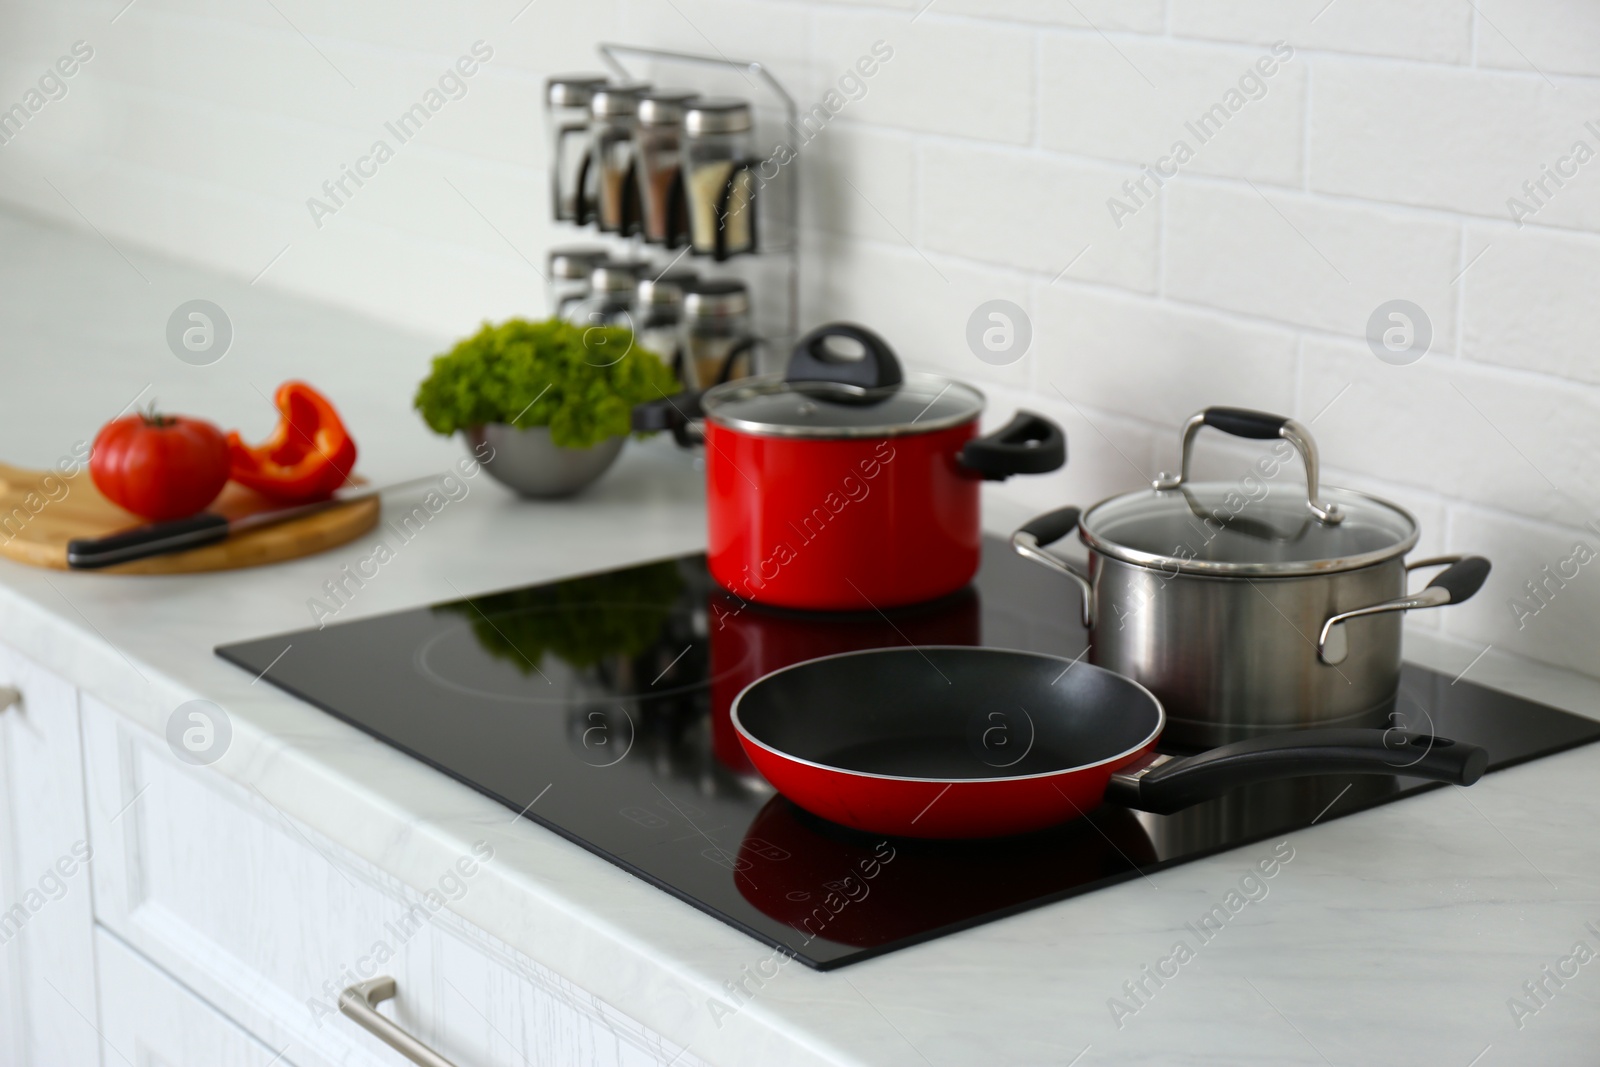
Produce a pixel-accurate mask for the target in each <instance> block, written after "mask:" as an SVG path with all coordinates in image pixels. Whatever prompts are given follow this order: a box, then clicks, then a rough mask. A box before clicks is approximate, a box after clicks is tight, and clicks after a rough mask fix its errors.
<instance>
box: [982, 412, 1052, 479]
mask: <svg viewBox="0 0 1600 1067" xmlns="http://www.w3.org/2000/svg"><path fill="white" fill-rule="evenodd" d="M957 462H959V463H960V464H961V466H962V467H964V468H965V469H967V470H969V471H972V472H973V473H974V474H976V475H978V476H979V477H980V478H983V479H986V480H988V481H992V482H1001V481H1005V480H1006V479H1007V478H1009V477H1011V476H1012V475H1013V474H1048V473H1049V472H1051V471H1053V470H1060V469H1061V467H1062V466H1064V465H1065V464H1066V462H1067V435H1066V434H1065V433H1064V432H1063V431H1062V429H1061V427H1060V426H1057V425H1056V424H1055V423H1054V422H1052V421H1051V420H1049V419H1047V418H1045V417H1044V416H1043V415H1035V414H1034V413H1033V412H1031V411H1019V412H1017V414H1016V415H1015V416H1014V417H1013V418H1012V420H1011V421H1010V422H1008V423H1006V424H1005V425H1004V426H1002V427H1000V429H998V430H996V431H995V432H994V433H991V434H985V435H984V436H983V437H974V438H973V439H972V440H970V441H968V442H967V443H966V444H965V445H963V446H962V448H961V453H960V455H959V456H958V457H957Z"/></svg>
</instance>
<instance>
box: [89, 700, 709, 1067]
mask: <svg viewBox="0 0 1600 1067" xmlns="http://www.w3.org/2000/svg"><path fill="white" fill-rule="evenodd" d="M83 742H84V761H85V767H86V771H87V780H88V796H89V805H88V806H89V814H90V823H91V834H92V839H93V841H94V843H95V847H96V859H95V864H94V888H95V901H96V913H97V916H98V919H99V921H100V922H101V923H102V924H104V925H105V926H106V927H107V928H109V929H110V930H111V931H113V932H114V933H115V934H116V935H117V936H118V937H120V938H122V939H123V940H125V941H126V942H127V943H128V944H129V945H131V946H132V947H134V948H135V949H137V950H138V951H139V952H140V953H141V954H143V955H144V956H146V957H148V958H149V959H150V960H152V961H153V962H154V963H156V964H157V965H159V966H160V967H161V968H162V969H164V970H166V971H167V972H169V973H170V974H171V975H172V976H174V977H175V978H176V979H177V980H178V981H179V982H181V983H182V984H183V985H184V986H187V987H188V988H189V989H191V990H193V991H194V992H195V993H196V994H197V995H198V996H200V997H202V998H203V999H204V1000H205V1001H206V1002H209V1003H210V1004H211V1005H214V1006H215V1007H216V1008H217V1009H218V1010H219V1011H221V1012H222V1013H223V1014H225V1015H226V1016H227V1017H229V1018H231V1019H233V1020H235V1021H236V1022H237V1023H238V1024H239V1025H240V1026H242V1027H243V1028H244V1029H245V1030H247V1031H248V1032H250V1033H251V1034H253V1035H254V1036H255V1037H256V1038H257V1039H258V1040H259V1041H261V1042H262V1043H263V1044H265V1045H266V1046H269V1047H271V1048H273V1049H287V1050H288V1051H287V1052H286V1053H285V1056H286V1058H288V1059H292V1060H293V1061H294V1062H295V1063H297V1064H299V1065H300V1067H324V1065H334V1064H338V1065H341V1067H355V1065H363V1067H364V1065H386V1067H398V1065H401V1064H404V1063H405V1062H407V1061H405V1060H403V1059H401V1058H400V1057H399V1056H398V1054H396V1053H395V1052H393V1051H392V1050H390V1049H389V1048H388V1047H387V1046H385V1045H383V1044H382V1043H381V1042H379V1041H378V1040H377V1039H376V1038H375V1037H373V1036H371V1035H369V1034H367V1033H366V1032H365V1031H363V1030H361V1029H360V1028H359V1027H357V1026H356V1024H355V1023H354V1022H353V1021H351V1020H350V1019H348V1018H345V1017H344V1016H342V1015H339V1014H338V1013H337V1009H336V1001H337V997H338V993H339V990H340V989H341V988H342V987H344V986H345V985H348V984H351V983H352V982H353V981H354V980H355V978H363V979H364V978H369V977H373V976H374V975H378V974H384V975H389V976H391V977H393V978H394V979H395V980H396V982H397V984H398V995H397V996H396V997H395V999H393V1000H392V1001H388V1002H386V1003H384V1004H383V1005H382V1007H381V1009H380V1010H381V1012H382V1013H383V1014H384V1015H385V1016H387V1017H389V1018H391V1019H394V1020H395V1021H396V1022H397V1023H398V1024H399V1025H400V1026H401V1027H402V1028H403V1029H405V1030H406V1031H407V1032H409V1033H410V1034H412V1035H413V1036H414V1037H416V1038H417V1039H419V1040H420V1041H422V1042H423V1043H425V1044H427V1045H429V1046H431V1047H433V1048H435V1049H436V1050H437V1051H438V1052H439V1053H440V1054H442V1055H444V1056H446V1057H448V1058H450V1059H451V1060H452V1061H454V1062H455V1063H457V1064H459V1065H460V1067H494V1065H506V1067H512V1065H516V1067H526V1065H528V1064H560V1065H562V1067H572V1065H585V1067H600V1065H613V1064H616V1065H630V1067H632V1065H641V1067H642V1065H648V1064H665V1063H675V1064H680V1065H685V1067H687V1065H691V1064H694V1063H697V1062H699V1061H697V1060H696V1059H695V1058H694V1057H693V1056H692V1055H682V1054H681V1051H680V1050H679V1049H678V1048H677V1047H675V1046H672V1045H670V1044H669V1043H668V1042H666V1041H665V1040H664V1039H662V1038H661V1037H659V1036H658V1035H656V1034H653V1033H651V1032H650V1031H648V1030H646V1029H645V1028H644V1027H642V1026H641V1025H639V1024H638V1023H637V1022H635V1021H634V1020H632V1019H631V1018H629V1017H628V1016H626V1015H624V1014H623V1013H621V1012H619V1011H617V1010H616V1009H615V1008H613V1007H612V1006H610V1005H608V1004H605V1003H603V1002H601V1001H599V1000H598V999H597V998H595V997H593V996H590V995H589V994H587V993H585V992H584V991H583V990H581V989H579V988H577V987H575V986H573V985H572V984H571V983H570V982H567V981H566V980H564V979H562V978H561V977H560V976H559V975H556V974H554V973H553V972H551V971H550V970H549V969H548V968H545V967H542V966H540V965H539V964H538V963H536V962H535V961H533V960H531V959H528V958H527V957H525V956H523V955H521V954H520V953H517V952H516V951H515V950H513V949H511V948H510V946H507V945H505V944H503V943H501V942H499V941H497V940H495V939H493V938H491V937H489V936H488V935H487V934H485V933H483V932H482V931H479V930H476V929H475V928H473V927H470V926H469V925H467V924H466V923H464V922H462V921H461V920H459V919H457V918H456V917H455V916H454V915H453V914H452V913H451V912H449V911H448V909H443V910H437V911H433V912H432V913H430V912H429V910H428V909H427V908H426V905H425V903H424V898H423V895H422V894H421V893H419V892H417V891H416V890H415V889H412V888H411V887H409V886H405V885H403V884H401V883H400V882H398V881H397V880H395V879H394V878H392V877H390V876H389V875H387V874H385V873H384V872H383V871H381V870H379V869H377V868H375V867H374V866H372V865H371V864H368V863H366V862H364V861H361V860H359V859H357V858H356V857H353V856H351V855H349V854H348V853H345V852H343V851H342V850H341V849H340V848H338V847H337V846H336V845H334V844H333V843H331V842H329V841H327V840H325V839H322V838H321V837H320V836H319V835H317V834H315V833H314V832H313V831H311V830H309V829H308V828H306V827H303V826H301V825H299V824H298V823H296V822H294V821H293V820H291V819H289V818H288V817H287V816H286V815H285V814H284V813H283V812H282V811H280V810H279V809H278V808H277V807H276V806H274V805H273V803H272V802H271V801H270V800H269V799H268V798H267V797H266V796H264V795H262V794H261V793H260V792H257V791H255V790H253V789H245V788H241V787H240V786H239V785H237V784H236V783H234V782H232V781H231V780H229V779H227V778H225V777H224V776H222V775H221V774H219V773H217V772H216V771H215V770H213V769H210V768H204V767H195V766H191V765H188V764H186V763H183V762H180V761H179V760H177V759H176V758H175V757H174V756H173V755H172V753H171V752H170V751H169V750H168V748H167V746H166V743H165V741H164V739H162V738H158V737H154V736H152V735H150V734H149V733H148V732H146V731H144V730H142V729H140V728H138V727H135V726H132V725H130V724H129V723H128V722H127V720H125V719H123V718H122V717H121V716H119V715H118V714H117V713H116V712H114V711H112V710H111V709H110V708H108V707H106V706H105V705H103V704H101V703H100V702H98V701H96V700H94V699H92V698H89V697H85V698H84V700H83ZM363 743H365V742H363ZM136 798H137V799H136ZM124 809H125V813H124V814H123V815H122V816H121V817H120V818H118V819H116V820H113V819H112V818H110V816H111V815H112V814H113V813H116V812H118V811H123V810H124ZM463 859H464V861H465V862H464V867H463V869H464V870H465V869H471V867H472V865H473V864H474V863H475V862H476V860H475V858H474V857H473V856H472V855H471V854H470V853H469V854H467V855H466V856H465V857H464V858H463ZM451 875H452V872H451V871H441V872H440V877H439V884H440V886H450V887H454V886H456V885H457V884H458V883H459V884H460V885H461V886H463V887H464V888H463V889H461V892H465V893H470V892H471V885H472V876H471V875H470V874H462V873H461V872H460V871H456V872H454V878H453V880H451V881H447V877H450V876H451ZM380 946H381V948H380ZM378 957H384V958H382V959H379V958H378Z"/></svg>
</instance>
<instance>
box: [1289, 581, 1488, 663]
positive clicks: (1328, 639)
mask: <svg viewBox="0 0 1600 1067" xmlns="http://www.w3.org/2000/svg"><path fill="white" fill-rule="evenodd" d="M1447 563H1448V564H1449V567H1448V568H1446V569H1445V570H1444V571H1442V572H1441V573H1439V574H1438V575H1435V576H1434V579H1433V581H1431V582H1429V583H1428V585H1427V588H1425V589H1423V590H1422V591H1421V592H1419V593H1409V594H1407V595H1406V596H1402V597H1395V598H1394V599H1393V600H1385V601H1384V602H1383V603H1381V604H1373V605H1371V606H1369V607H1365V608H1356V609H1354V610H1353V611H1343V612H1340V613H1339V614H1337V615H1333V616H1330V617H1329V619H1328V621H1327V622H1325V623H1323V624H1322V632H1321V633H1320V634H1318V635H1317V658H1319V659H1321V660H1322V662H1324V663H1326V664H1329V665H1331V666H1337V665H1338V664H1340V663H1343V662H1344V661H1345V658H1346V657H1348V656H1349V655H1350V638H1349V637H1348V635H1347V634H1346V633H1345V628H1344V624H1345V622H1347V621H1348V620H1350V619H1359V618H1361V617H1362V616H1364V615H1383V614H1386V613H1388V612H1391V611H1412V610H1414V609H1416V608H1442V607H1444V606H1445V605H1446V604H1459V603H1461V602H1462V601H1463V600H1470V599H1472V595H1473V594H1474V593H1476V592H1477V591H1478V590H1479V589H1482V588H1483V583H1484V581H1485V580H1486V579H1487V578H1488V577H1489V567H1490V564H1489V561H1488V560H1486V559H1484V558H1483V557H1482V556H1437V557H1435V558H1433V559H1422V560H1418V561H1416V562H1415V563H1409V564H1407V565H1406V570H1408V571H1411V570H1415V569H1416V568H1418V567H1437V566H1440V565H1443V564H1447Z"/></svg>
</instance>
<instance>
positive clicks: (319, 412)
mask: <svg viewBox="0 0 1600 1067" xmlns="http://www.w3.org/2000/svg"><path fill="white" fill-rule="evenodd" d="M274 402H275V403H276V404H277V405H278V411H279V412H281V413H282V418H280V419H279V420H278V426H277V428H276V429H275V430H273V431H272V435H271V436H270V437H268V438H267V439H266V440H265V441H263V442H262V443H261V444H259V445H256V446H254V447H252V446H250V445H247V444H245V443H244V440H243V439H242V438H241V437H240V436H239V432H238V431H237V430H235V431H233V432H232V433H230V434H228V461H229V469H228V476H229V477H230V478H232V479H233V480H234V481H236V482H238V483H239V484H240V485H245V486H249V487H250V488H251V489H254V490H256V491H257V492H259V493H262V494H264V495H266V496H270V497H273V498H274V499H277V500H283V501H291V502H296V503H298V502H301V501H310V500H321V499H323V498H325V497H327V496H328V495H329V494H331V493H332V492H333V491H334V490H335V489H338V488H339V487H340V486H342V485H344V484H345V482H346V480H347V479H348V477H349V475H350V471H351V469H352V468H354V467H355V465H356V443H355V441H354V440H353V439H352V438H351V437H350V434H349V433H348V432H347V431H346V430H345V428H344V423H343V422H342V421H341V420H340V418H339V413H338V412H337V411H335V410H334V407H333V405H332V404H330V403H329V402H328V399H327V398H326V397H324V396H323V395H322V394H321V393H319V392H317V391H316V390H315V389H313V388H311V386H309V385H307V384H306V383H305V382H284V383H283V384H282V385H280V386H278V392H277V395H276V396H275V397H274Z"/></svg>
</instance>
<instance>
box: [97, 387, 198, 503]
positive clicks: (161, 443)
mask: <svg viewBox="0 0 1600 1067" xmlns="http://www.w3.org/2000/svg"><path fill="white" fill-rule="evenodd" d="M89 475H90V477H92V478H93V479H94V484H95V487H96V488H98V489H99V490H100V492H101V493H103V494H105V497H106V499H108V500H110V501H111V502H112V503H113V504H116V505H117V506H118V507H122V508H126V509H127V510H129V511H131V512H133V513H134V514H136V515H142V516H144V517H145V518H147V519H151V520H153V521H156V522H161V521H163V520H166V519H181V518H184V517H185V516H187V515H193V514H194V513H195V512H197V511H200V510H201V509H202V508H204V507H205V506H206V505H207V504H209V503H211V502H212V501H213V500H215V499H216V498H217V494H218V493H220V492H222V487H223V485H224V484H225V483H226V482H227V481H228V440H227V438H225V437H223V436H222V431H221V430H219V429H217V428H216V427H215V426H213V425H212V424H211V423H209V422H206V421H204V420H203V419H191V418H186V417H185V416H182V415H156V414H154V413H152V414H148V415H124V416H123V417H122V418H120V419H113V420H112V421H110V422H108V423H106V424H105V425H104V426H103V427H101V428H100V433H99V434H98V435H96V437H95V439H94V452H93V454H92V455H90V457H89Z"/></svg>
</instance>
